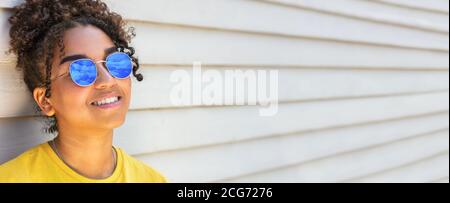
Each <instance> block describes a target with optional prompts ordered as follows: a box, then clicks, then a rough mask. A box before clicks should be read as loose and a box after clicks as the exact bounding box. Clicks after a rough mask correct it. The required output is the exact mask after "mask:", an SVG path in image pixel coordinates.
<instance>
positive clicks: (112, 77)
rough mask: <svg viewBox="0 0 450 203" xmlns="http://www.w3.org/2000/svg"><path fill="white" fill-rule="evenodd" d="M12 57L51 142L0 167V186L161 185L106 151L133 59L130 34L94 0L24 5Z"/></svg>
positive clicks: (115, 151)
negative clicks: (47, 124) (70, 184)
mask: <svg viewBox="0 0 450 203" xmlns="http://www.w3.org/2000/svg"><path fill="white" fill-rule="evenodd" d="M9 22H10V23H11V26H12V27H11V30H10V37H11V42H10V44H11V52H12V53H14V54H16V55H17V68H18V69H19V70H21V71H22V72H23V77H24V81H25V83H26V85H27V86H28V89H29V90H30V92H31V94H32V95H33V98H34V100H35V101H36V104H37V107H38V108H37V109H38V110H39V111H40V112H41V113H42V114H43V115H45V116H46V117H47V118H48V119H49V122H48V123H49V126H48V128H47V131H48V132H50V133H55V134H57V137H56V138H55V139H54V140H52V141H50V142H48V143H44V144H41V145H39V146H37V147H35V148H32V149H30V150H28V151H26V152H25V153H23V154H22V155H20V156H19V157H17V158H15V159H13V160H11V161H9V162H7V163H5V164H3V165H2V166H0V182H166V180H165V178H164V177H163V176H162V175H161V174H159V173H158V172H157V171H155V170H154V169H152V168H150V167H149V166H147V165H145V164H144V163H142V162H140V161H138V160H136V159H134V158H133V157H131V156H129V155H127V154H126V153H125V152H124V151H123V150H121V149H119V148H115V147H113V146H112V142H113V133H114V129H115V128H117V127H119V126H121V125H122V124H123V123H124V122H125V117H126V114H127V112H128V108H129V103H130V99H131V80H132V78H131V77H132V76H133V77H134V78H136V79H137V80H138V81H142V80H143V76H142V75H141V74H139V73H137V71H138V69H139V62H138V60H137V58H135V57H134V56H133V55H134V49H133V48H132V47H130V46H129V42H130V40H131V38H132V37H133V36H134V35H135V34H134V31H133V29H131V28H129V29H127V28H126V23H125V21H124V20H123V19H122V17H121V16H120V15H118V14H117V13H114V12H111V11H110V10H109V9H108V7H107V5H106V4H104V3H102V2H101V1H100V0H27V1H26V2H25V3H23V4H22V5H19V6H17V7H15V8H14V13H13V15H12V17H10V19H9Z"/></svg>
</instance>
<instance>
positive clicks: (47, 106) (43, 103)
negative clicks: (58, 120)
mask: <svg viewBox="0 0 450 203" xmlns="http://www.w3.org/2000/svg"><path fill="white" fill-rule="evenodd" d="M45 90H46V89H45V88H44V87H37V88H35V89H34V90H33V98H34V101H36V103H37V104H38V106H39V108H40V109H41V111H42V113H43V114H45V115H47V116H54V115H55V109H54V108H53V106H52V103H51V101H50V99H49V98H47V97H45Z"/></svg>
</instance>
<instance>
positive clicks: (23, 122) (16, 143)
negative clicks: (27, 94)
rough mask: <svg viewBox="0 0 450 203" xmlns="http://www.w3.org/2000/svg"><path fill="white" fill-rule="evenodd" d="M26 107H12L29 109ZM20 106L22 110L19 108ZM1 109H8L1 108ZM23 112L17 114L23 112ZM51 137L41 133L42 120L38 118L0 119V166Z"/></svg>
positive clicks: (27, 105)
mask: <svg viewBox="0 0 450 203" xmlns="http://www.w3.org/2000/svg"><path fill="white" fill-rule="evenodd" d="M29 105H30V104H29V103H28V104H26V105H20V106H17V105H14V109H29V108H30V107H29ZM21 106H22V108H20V107H21ZM2 108H5V109H7V108H9V107H8V106H2ZM23 111H24V110H22V111H20V110H19V112H23ZM52 137H53V136H52V135H50V134H46V133H44V131H43V119H42V118H41V117H38V116H19V117H6V118H5V117H0V164H3V163H5V162H7V161H9V160H11V159H13V158H15V157H17V156H18V155H20V154H21V153H23V152H24V151H26V150H27V149H29V148H31V147H33V146H36V145H38V144H40V143H43V142H46V141H47V140H49V139H51V138H52Z"/></svg>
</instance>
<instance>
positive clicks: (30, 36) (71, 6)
mask: <svg viewBox="0 0 450 203" xmlns="http://www.w3.org/2000/svg"><path fill="white" fill-rule="evenodd" d="M9 23H10V24H11V30H10V38H11V41H10V46H11V47H10V50H9V53H14V54H15V55H16V56H17V66H16V68H17V69H18V70H20V71H22V73H23V79H24V82H25V83H26V85H27V87H28V89H29V90H30V92H33V90H34V89H35V88H37V87H45V88H46V93H45V96H46V97H47V98H49V97H51V81H50V78H51V67H52V66H51V64H52V61H53V56H54V51H60V52H61V53H63V52H64V44H63V36H64V32H65V31H66V30H68V29H70V28H74V27H77V26H80V25H83V26H84V25H93V26H96V27H97V28H99V29H101V30H102V31H103V32H105V33H106V34H107V35H108V36H109V37H110V38H111V39H112V41H113V42H114V44H115V46H116V47H117V50H118V51H121V52H125V53H127V54H128V55H129V56H130V58H131V59H132V60H133V63H134V64H133V75H134V77H135V78H136V79H137V80H138V81H142V80H143V76H142V74H138V73H137V71H138V69H139V61H138V59H137V58H136V57H134V56H133V55H134V54H135V50H134V48H133V47H131V46H129V43H130V42H131V39H132V38H133V37H134V36H135V35H136V34H135V32H134V28H133V27H127V24H126V22H125V21H124V20H123V19H122V17H121V16H120V15H119V14H117V13H115V12H112V11H110V10H109V8H108V6H107V5H106V4H105V3H103V2H101V1H100V0H26V1H25V3H23V4H21V5H18V6H16V7H14V9H13V15H12V16H11V17H10V18H9ZM58 48H59V49H58ZM35 108H36V111H37V113H40V111H41V110H40V108H39V107H38V106H37V105H36V106H35ZM47 118H48V120H47V125H48V126H46V127H45V131H46V132H47V133H55V132H58V125H57V120H56V117H55V116H52V117H47Z"/></svg>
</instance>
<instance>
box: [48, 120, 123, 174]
mask: <svg viewBox="0 0 450 203" xmlns="http://www.w3.org/2000/svg"><path fill="white" fill-rule="evenodd" d="M112 137H113V130H112V129H111V130H80V129H77V130H71V129H67V128H64V130H60V131H59V133H58V137H57V138H56V139H55V141H54V144H55V145H56V149H54V150H56V151H57V152H58V154H59V156H60V158H61V159H63V161H64V162H65V163H66V164H67V165H69V167H71V168H73V169H74V170H75V171H76V172H78V173H79V174H80V175H83V176H85V177H87V178H92V179H104V178H107V177H109V176H111V174H112V173H113V172H114V169H115V164H116V163H115V160H114V157H113V153H115V152H114V150H113V149H112Z"/></svg>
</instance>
